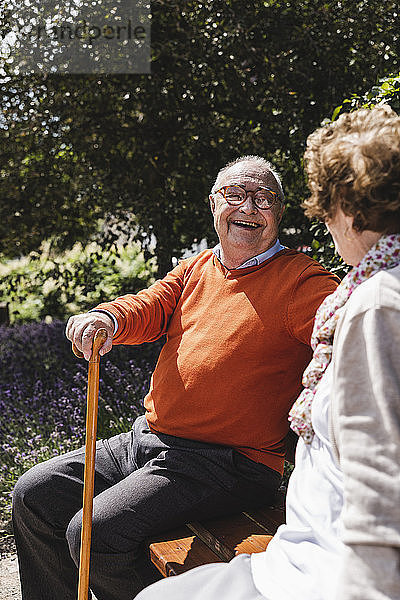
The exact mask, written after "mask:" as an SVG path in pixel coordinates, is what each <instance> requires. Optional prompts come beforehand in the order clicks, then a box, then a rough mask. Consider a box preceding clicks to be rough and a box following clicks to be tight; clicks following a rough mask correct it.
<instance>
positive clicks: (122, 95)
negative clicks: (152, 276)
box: [0, 0, 399, 274]
mask: <svg viewBox="0 0 400 600" xmlns="http://www.w3.org/2000/svg"><path fill="white" fill-rule="evenodd" d="M152 13H153V14H152V66H151V70H152V73H151V75H150V76H149V75H118V76H106V75H99V76H97V75H94V76H79V75H76V76H58V75H43V76H42V77H39V76H32V77H19V78H16V77H12V78H4V80H3V86H2V100H3V101H2V108H3V116H2V119H1V121H0V158H1V160H0V165H1V167H0V253H2V254H3V255H4V256H7V257H15V256H20V255H25V254H27V253H29V252H31V251H37V249H38V248H39V247H40V244H41V242H42V240H43V239H49V238H50V237H52V238H53V241H54V244H56V245H57V247H58V248H59V249H67V248H71V247H72V246H73V244H74V243H75V242H76V241H77V240H78V241H79V240H91V239H95V238H96V236H97V232H98V220H99V218H101V217H103V216H104V215H106V216H107V218H108V216H109V215H116V214H122V215H126V214H127V212H129V213H130V214H131V215H134V218H135V219H136V223H137V227H136V229H135V232H134V237H135V239H136V240H137V241H138V242H139V243H140V245H141V247H142V249H143V250H144V251H145V252H146V253H147V254H146V257H147V256H148V255H151V254H155V255H156V257H157V263H158V268H159V272H160V273H161V274H162V273H164V272H165V271H166V270H167V269H168V268H169V267H170V265H171V257H172V256H176V257H179V256H180V255H181V254H182V251H183V249H185V248H188V247H190V246H191V245H192V243H193V242H195V241H198V240H200V239H202V238H204V237H205V238H207V239H208V240H209V242H210V243H212V242H213V241H214V240H215V234H214V233H213V230H212V223H211V219H210V216H209V209H208V205H207V194H208V192H209V189H210V187H211V185H212V182H213V180H214V178H215V176H216V172H217V170H218V169H219V168H220V167H221V166H222V165H223V164H225V163H226V162H227V161H228V160H231V159H232V158H235V157H236V156H238V155H240V154H245V153H257V154H261V155H264V156H266V158H268V159H270V160H272V161H273V162H274V163H275V164H276V166H277V167H278V168H279V169H280V170H281V171H282V174H283V178H284V182H285V188H286V192H287V200H288V208H287V211H286V215H285V220H284V223H283V236H282V241H283V242H284V243H287V244H288V245H290V246H293V247H296V246H298V245H300V244H305V245H309V244H310V243H311V241H312V233H311V232H310V230H309V225H308V223H307V221H306V219H305V217H304V215H303V213H302V210H301V208H300V202H301V199H302V198H303V197H304V195H305V194H307V189H306V185H305V180H304V175H303V172H302V168H301V157H302V154H303V150H304V140H305V139H306V137H307V135H308V134H309V133H310V132H311V131H312V130H313V129H315V127H316V126H318V125H319V123H320V122H321V120H322V119H323V118H324V117H325V116H326V115H327V114H330V113H331V111H332V107H333V106H335V105H337V104H338V103H339V102H340V101H341V100H342V98H343V97H345V96H346V95H347V94H348V90H350V89H351V90H354V93H356V94H357V93H360V92H361V90H363V89H366V88H368V87H370V86H371V85H373V84H374V83H375V82H376V80H377V76H378V75H380V76H383V75H387V74H389V73H390V72H393V71H395V70H397V67H398V64H399V48H398V45H399V35H398V15H397V13H398V3H397V2H395V1H393V0H379V1H378V0H371V1H368V2H367V1H365V0H357V1H355V2H347V3H343V2H337V0H328V1H326V2H323V3H321V2H317V1H316V0H305V1H303V2H297V0H287V1H285V2H283V1H280V0H269V1H268V2H266V1H262V0H256V1H255V2H252V3H250V4H249V3H248V2H245V1H244V0H204V1H203V2H197V1H194V0H172V1H171V0H168V2H166V1H165V0H154V1H153V2H152ZM124 211H125V212H124ZM153 235H154V236H155V239H156V246H155V249H154V250H153V249H152V247H151V246H150V242H151V239H152V236H153ZM100 243H101V245H102V246H103V247H104V246H105V245H106V243H107V240H103V239H102V240H100Z"/></svg>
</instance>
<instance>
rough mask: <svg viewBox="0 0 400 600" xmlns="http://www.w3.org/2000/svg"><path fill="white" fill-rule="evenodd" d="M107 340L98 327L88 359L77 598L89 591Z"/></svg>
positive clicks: (74, 348) (103, 330)
mask: <svg viewBox="0 0 400 600" xmlns="http://www.w3.org/2000/svg"><path fill="white" fill-rule="evenodd" d="M106 339H107V331H106V330H105V329H98V330H97V331H96V333H95V336H94V339H93V346H92V356H91V357H90V360H89V372H88V387H87V405H86V406H87V407H86V443H85V473H84V478H83V482H84V483H83V514H82V534H81V552H80V557H79V583H78V600H87V598H88V593H89V567H90V541H91V537H92V513H93V491H94V464H95V457H96V434H97V406H98V400H99V366H100V356H99V350H100V348H101V347H102V345H103V344H104V342H105V341H106ZM72 350H73V352H74V354H75V355H76V356H77V357H78V358H82V357H83V354H82V352H80V351H79V350H78V349H77V347H76V346H75V344H72Z"/></svg>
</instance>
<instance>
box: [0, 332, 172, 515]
mask: <svg viewBox="0 0 400 600" xmlns="http://www.w3.org/2000/svg"><path fill="white" fill-rule="evenodd" d="M161 346H162V342H157V343H155V344H143V345H141V346H123V347H116V348H114V349H113V350H112V352H111V353H109V354H107V355H106V356H105V357H103V358H102V360H101V366H100V394H99V419H98V436H99V437H109V436H111V435H114V434H115V433H118V432H121V431H127V430H128V429H129V428H130V427H131V425H132V423H133V421H134V420H135V418H136V417H137V416H138V415H139V414H141V413H142V412H143V407H142V402H143V398H144V396H145V394H146V393H147V390H148V387H149V382H150V377H151V373H152V370H153V368H154V365H155V362H156V360H157V357H158V354H159V352H160V349H161ZM86 386H87V363H86V362H85V361H83V360H78V359H77V358H76V357H75V356H74V355H73V354H72V351H71V344H70V343H69V342H68V340H67V339H66V338H65V335H64V324H63V323H61V322H55V323H52V324H45V323H33V324H27V325H19V326H14V327H6V326H1V327H0V510H1V511H2V513H3V517H5V518H8V516H9V514H10V508H11V493H12V488H13V487H14V484H15V482H16V480H17V479H18V477H19V476H20V475H21V474H22V473H23V472H24V471H25V470H27V469H28V468H29V467H30V466H32V465H33V464H35V463H37V462H40V461H43V460H46V459H47V458H50V457H51V456H54V455H56V454H60V453H62V452H67V451H68V450H71V449H73V448H76V447H78V446H79V445H81V444H82V443H83V442H84V433H85V406H86Z"/></svg>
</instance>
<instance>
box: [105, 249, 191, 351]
mask: <svg viewBox="0 0 400 600" xmlns="http://www.w3.org/2000/svg"><path fill="white" fill-rule="evenodd" d="M185 267H186V261H182V262H181V263H179V265H178V266H177V267H175V268H174V269H173V270H172V271H170V272H169V273H168V274H167V275H166V276H165V277H164V278H163V279H161V280H159V281H156V282H155V283H154V284H153V285H151V286H150V287H149V288H148V289H145V290H141V291H140V292H138V293H137V294H127V295H125V296H121V297H119V298H116V299H115V300H113V301H112V302H104V303H102V304H99V305H98V306H96V309H102V310H106V311H108V312H110V313H111V314H112V315H114V317H115V318H116V320H117V322H118V330H117V333H116V336H115V337H114V339H113V344H141V343H142V342H153V341H154V340H156V339H158V338H159V337H161V336H162V335H163V334H164V333H166V331H167V328H168V322H169V319H170V317H171V315H172V314H173V312H174V310H175V307H176V305H177V303H178V301H179V298H180V296H181V294H182V290H183V287H184V274H185Z"/></svg>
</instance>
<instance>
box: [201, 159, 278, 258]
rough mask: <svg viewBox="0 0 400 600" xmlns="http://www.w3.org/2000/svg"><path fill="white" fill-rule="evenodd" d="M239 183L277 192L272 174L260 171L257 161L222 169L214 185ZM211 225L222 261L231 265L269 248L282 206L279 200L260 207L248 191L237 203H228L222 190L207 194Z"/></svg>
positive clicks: (276, 232)
mask: <svg viewBox="0 0 400 600" xmlns="http://www.w3.org/2000/svg"><path fill="white" fill-rule="evenodd" d="M234 184H237V185H241V186H243V187H245V189H246V190H247V191H249V192H256V191H257V190H258V189H259V188H260V187H268V188H270V189H272V190H274V191H275V192H277V194H278V195H279V194H280V190H279V186H278V184H277V181H276V179H275V177H274V176H273V175H272V173H270V172H261V171H260V168H259V166H258V165H257V164H255V163H252V162H239V163H237V164H235V165H233V166H232V167H230V168H229V169H228V170H227V171H225V172H224V173H223V174H222V176H221V178H220V180H219V181H218V189H220V188H222V187H224V186H227V185H234ZM210 206H211V212H212V213H213V216H214V227H215V230H216V232H217V234H218V237H219V240H220V243H221V248H222V257H221V258H222V262H223V263H224V265H225V266H226V267H228V268H235V267H238V266H240V265H241V264H243V263H244V262H245V261H246V260H248V259H249V258H252V257H253V256H256V255H257V254H261V252H265V251H266V250H268V248H271V246H273V245H274V244H275V242H276V239H277V237H278V226H279V223H280V221H281V218H282V213H283V207H282V205H281V203H280V202H278V203H277V204H275V205H274V206H273V207H272V208H270V209H268V210H261V209H259V208H257V207H256V205H255V204H254V202H253V194H251V193H250V194H248V196H247V198H246V201H245V202H244V203H243V204H241V205H240V206H231V205H230V204H228V203H227V202H226V201H225V198H224V196H223V194H222V193H217V194H216V193H214V194H211V195H210Z"/></svg>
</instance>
